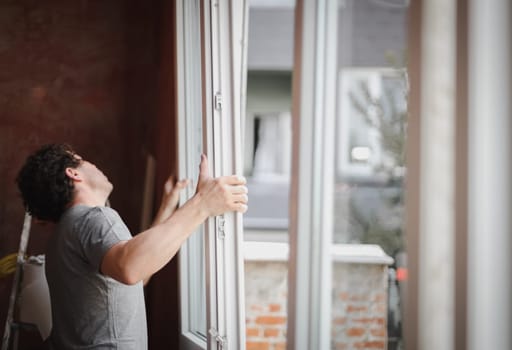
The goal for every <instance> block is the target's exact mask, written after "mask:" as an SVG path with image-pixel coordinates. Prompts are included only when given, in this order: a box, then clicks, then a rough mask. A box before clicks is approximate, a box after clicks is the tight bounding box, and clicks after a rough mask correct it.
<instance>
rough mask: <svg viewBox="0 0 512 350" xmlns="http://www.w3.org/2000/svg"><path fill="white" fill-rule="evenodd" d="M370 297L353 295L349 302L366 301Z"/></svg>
mask: <svg viewBox="0 0 512 350" xmlns="http://www.w3.org/2000/svg"><path fill="white" fill-rule="evenodd" d="M368 300H370V296H369V295H368V294H353V295H352V296H351V297H350V301H368Z"/></svg>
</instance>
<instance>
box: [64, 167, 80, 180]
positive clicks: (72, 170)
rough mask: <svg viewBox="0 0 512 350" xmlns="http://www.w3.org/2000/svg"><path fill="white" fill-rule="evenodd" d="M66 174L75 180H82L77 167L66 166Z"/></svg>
mask: <svg viewBox="0 0 512 350" xmlns="http://www.w3.org/2000/svg"><path fill="white" fill-rule="evenodd" d="M66 176H67V177H69V178H70V179H71V180H73V181H82V176H81V175H80V172H79V171H78V170H77V169H75V168H66Z"/></svg>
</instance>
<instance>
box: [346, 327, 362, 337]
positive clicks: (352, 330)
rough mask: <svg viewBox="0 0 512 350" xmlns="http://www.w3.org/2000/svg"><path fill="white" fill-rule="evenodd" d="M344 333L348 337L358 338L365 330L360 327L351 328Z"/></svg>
mask: <svg viewBox="0 0 512 350" xmlns="http://www.w3.org/2000/svg"><path fill="white" fill-rule="evenodd" d="M346 333H347V335H348V336H349V337H360V336H362V335H363V334H365V333H366V330H365V329H364V328H360V327H352V328H349V329H347V332H346Z"/></svg>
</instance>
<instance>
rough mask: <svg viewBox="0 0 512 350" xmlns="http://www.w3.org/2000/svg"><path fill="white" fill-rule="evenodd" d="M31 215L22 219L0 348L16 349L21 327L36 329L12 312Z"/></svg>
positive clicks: (15, 307)
mask: <svg viewBox="0 0 512 350" xmlns="http://www.w3.org/2000/svg"><path fill="white" fill-rule="evenodd" d="M31 223H32V217H31V216H30V214H29V213H25V219H24V221H23V229H22V231H21V239H20V247H19V250H18V258H17V260H16V271H15V272H14V279H13V282H12V289H11V296H10V299H9V310H8V311H7V319H6V321H5V330H4V336H3V338H2V349H1V350H8V349H9V348H11V349H18V335H19V334H18V331H19V330H20V329H21V328H27V329H30V330H36V329H37V327H36V326H35V325H34V324H31V323H23V322H16V321H14V312H15V310H16V309H17V306H18V299H19V295H18V294H19V292H20V286H21V281H22V278H23V265H24V263H25V255H26V253H27V245H28V238H29V236H30V225H31Z"/></svg>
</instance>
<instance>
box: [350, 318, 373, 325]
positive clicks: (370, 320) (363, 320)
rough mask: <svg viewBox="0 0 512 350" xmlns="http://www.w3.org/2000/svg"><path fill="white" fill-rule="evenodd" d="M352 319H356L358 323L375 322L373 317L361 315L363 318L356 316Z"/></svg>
mask: <svg viewBox="0 0 512 350" xmlns="http://www.w3.org/2000/svg"><path fill="white" fill-rule="evenodd" d="M352 321H354V322H356V323H362V324H369V323H372V322H373V318H369V317H361V318H354V319H352Z"/></svg>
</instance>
